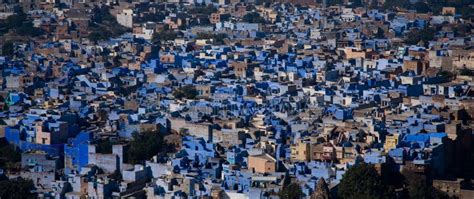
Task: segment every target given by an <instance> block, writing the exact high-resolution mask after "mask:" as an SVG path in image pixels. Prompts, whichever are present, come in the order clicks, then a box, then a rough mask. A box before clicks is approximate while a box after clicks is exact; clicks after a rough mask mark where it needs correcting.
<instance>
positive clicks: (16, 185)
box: [0, 178, 36, 199]
mask: <svg viewBox="0 0 474 199" xmlns="http://www.w3.org/2000/svg"><path fill="white" fill-rule="evenodd" d="M34 189H35V186H34V184H33V181H31V180H25V179H23V178H17V179H11V180H2V181H0V198H2V199H27V198H36V196H35V194H34V193H32V190H34Z"/></svg>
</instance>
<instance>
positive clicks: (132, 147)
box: [126, 132, 173, 164]
mask: <svg viewBox="0 0 474 199" xmlns="http://www.w3.org/2000/svg"><path fill="white" fill-rule="evenodd" d="M172 148H173V147H170V146H169V145H168V144H167V143H166V142H165V141H164V139H163V135H162V134H160V133H159V132H142V133H134V134H133V140H132V141H131V142H130V143H129V149H128V150H127V152H126V157H127V159H128V163H131V164H138V163H143V162H144V161H145V160H149V159H150V158H152V157H153V156H155V155H158V154H162V153H166V152H169V150H170V149H172Z"/></svg>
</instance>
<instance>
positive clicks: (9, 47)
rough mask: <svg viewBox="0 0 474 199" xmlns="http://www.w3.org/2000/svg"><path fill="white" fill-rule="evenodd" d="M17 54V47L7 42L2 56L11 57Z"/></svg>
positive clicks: (3, 47)
mask: <svg viewBox="0 0 474 199" xmlns="http://www.w3.org/2000/svg"><path fill="white" fill-rule="evenodd" d="M14 53H15V46H14V45H13V42H11V41H7V42H5V43H4V44H3V46H2V55H3V56H6V57H11V56H13V54H14Z"/></svg>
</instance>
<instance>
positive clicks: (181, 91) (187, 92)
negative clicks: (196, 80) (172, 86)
mask: <svg viewBox="0 0 474 199" xmlns="http://www.w3.org/2000/svg"><path fill="white" fill-rule="evenodd" d="M197 95H198V92H197V90H196V88H195V87H194V86H193V85H185V86H183V87H180V88H177V89H176V90H174V91H173V96H174V97H175V98H177V99H182V98H186V99H195V98H196V96H197Z"/></svg>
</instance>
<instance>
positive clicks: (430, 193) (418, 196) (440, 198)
mask: <svg viewBox="0 0 474 199" xmlns="http://www.w3.org/2000/svg"><path fill="white" fill-rule="evenodd" d="M403 176H405V185H406V187H407V191H408V196H409V198H412V199H444V198H446V199H447V198H448V197H447V195H446V194H444V193H442V192H440V191H438V190H436V189H435V188H434V187H432V186H431V185H429V183H428V180H427V179H426V176H424V175H420V174H416V173H413V172H403Z"/></svg>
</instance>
